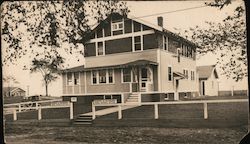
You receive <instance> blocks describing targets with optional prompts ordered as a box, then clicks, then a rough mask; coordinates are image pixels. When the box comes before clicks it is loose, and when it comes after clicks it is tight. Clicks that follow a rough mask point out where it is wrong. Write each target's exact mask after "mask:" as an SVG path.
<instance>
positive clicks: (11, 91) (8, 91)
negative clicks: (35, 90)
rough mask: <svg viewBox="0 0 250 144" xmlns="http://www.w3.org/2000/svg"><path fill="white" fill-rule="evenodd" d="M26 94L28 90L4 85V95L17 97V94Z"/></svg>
mask: <svg viewBox="0 0 250 144" xmlns="http://www.w3.org/2000/svg"><path fill="white" fill-rule="evenodd" d="M25 94H26V91H25V90H23V89H21V88H19V87H3V96H4V97H16V96H22V97H24V96H25Z"/></svg>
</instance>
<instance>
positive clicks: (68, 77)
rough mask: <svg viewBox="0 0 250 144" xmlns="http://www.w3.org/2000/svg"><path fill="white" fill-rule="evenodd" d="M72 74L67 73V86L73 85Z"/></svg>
mask: <svg viewBox="0 0 250 144" xmlns="http://www.w3.org/2000/svg"><path fill="white" fill-rule="evenodd" d="M72 79H73V78H72V73H67V85H73V81H72Z"/></svg>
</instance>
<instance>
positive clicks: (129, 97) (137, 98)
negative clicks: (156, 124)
mask: <svg viewBox="0 0 250 144" xmlns="http://www.w3.org/2000/svg"><path fill="white" fill-rule="evenodd" d="M128 99H138V97H129V98H128Z"/></svg>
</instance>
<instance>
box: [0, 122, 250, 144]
mask: <svg viewBox="0 0 250 144" xmlns="http://www.w3.org/2000/svg"><path fill="white" fill-rule="evenodd" d="M246 133H247V127H240V128H219V129H218V128H217V129H208V128H196V129H195V128H156V127H154V128H152V127H150V128H149V127H37V126H18V125H15V126H13V125H9V126H6V135H5V137H6V142H7V143H9V144H34V143H35V144H45V143H49V144H67V143H70V144H74V143H75V144H80V143H128V144H133V143H157V144H158V143H162V144H163V143H164V144H165V143H170V144H184V143H189V144H224V143H225V144H226V143H228V144H237V143H239V141H240V140H241V139H242V137H243V136H244V135H245V134H246Z"/></svg>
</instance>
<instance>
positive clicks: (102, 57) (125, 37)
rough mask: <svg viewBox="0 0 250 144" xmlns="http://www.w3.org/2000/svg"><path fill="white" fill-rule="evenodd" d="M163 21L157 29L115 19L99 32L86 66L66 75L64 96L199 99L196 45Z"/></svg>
mask: <svg viewBox="0 0 250 144" xmlns="http://www.w3.org/2000/svg"><path fill="white" fill-rule="evenodd" d="M157 20H158V25H153V24H151V23H148V22H145V21H143V20H140V19H138V18H133V17H129V16H121V15H119V14H117V13H113V14H111V15H110V16H108V17H107V18H106V19H105V20H103V21H102V22H101V23H99V24H98V25H97V26H96V27H94V28H93V29H92V33H91V37H90V39H89V41H88V42H87V44H86V45H85V64H84V65H83V66H79V67H74V68H71V69H67V70H65V71H64V72H63V73H62V78H63V96H66V97H72V96H78V97H81V98H84V99H85V101H91V100H93V99H102V98H103V99H118V102H124V103H125V102H141V101H162V100H167V99H174V100H179V99H180V96H181V94H183V93H184V94H185V95H187V94H188V95H191V94H193V93H197V92H198V79H197V76H196V57H195V56H196V45H195V44H194V43H192V42H190V41H188V40H187V39H185V38H183V37H180V36H178V35H176V34H174V33H172V32H170V31H168V30H166V29H164V28H163V18H162V17H158V18H157Z"/></svg>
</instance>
